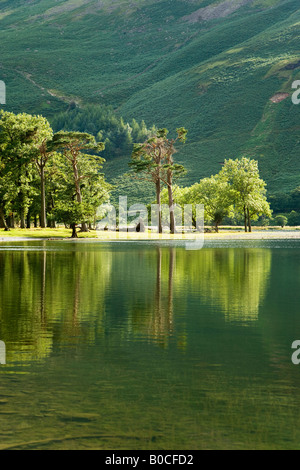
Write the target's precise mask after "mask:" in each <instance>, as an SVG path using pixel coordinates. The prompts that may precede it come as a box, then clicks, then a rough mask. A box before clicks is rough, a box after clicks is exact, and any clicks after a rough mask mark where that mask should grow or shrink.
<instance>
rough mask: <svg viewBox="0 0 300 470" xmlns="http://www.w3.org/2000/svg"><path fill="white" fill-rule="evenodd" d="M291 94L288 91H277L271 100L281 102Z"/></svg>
mask: <svg viewBox="0 0 300 470" xmlns="http://www.w3.org/2000/svg"><path fill="white" fill-rule="evenodd" d="M289 96H290V95H289V94H288V93H276V95H274V96H272V98H270V100H271V101H272V103H280V102H281V101H283V100H286V99H287V98H288V97H289Z"/></svg>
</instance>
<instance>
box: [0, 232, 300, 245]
mask: <svg viewBox="0 0 300 470" xmlns="http://www.w3.org/2000/svg"><path fill="white" fill-rule="evenodd" d="M193 239H194V236H193V235H190V234H187V235H183V236H180V237H178V236H177V237H176V235H175V236H172V235H170V236H168V237H166V236H154V234H152V235H151V236H150V235H149V237H145V236H143V234H141V233H140V234H134V235H133V234H132V233H128V234H126V235H125V233H124V234H122V236H120V237H118V236H116V234H115V233H114V234H113V236H110V234H109V233H107V232H104V233H101V236H97V237H91V236H89V237H79V238H71V237H64V236H62V237H60V236H59V235H54V236H51V235H50V236H38V235H36V236H34V235H31V236H22V237H20V236H14V235H5V236H2V234H1V235H0V243H7V242H27V241H37V242H40V241H51V242H55V241H58V242H62V241H71V242H80V243H82V242H99V243H103V242H104V243H109V242H114V243H115V242H120V243H121V242H124V241H144V242H147V241H148V242H151V241H154V242H157V241H162V242H164V241H168V242H170V241H171V242H172V241H189V240H193ZM204 240H207V241H208V240H300V230H282V231H267V230H260V231H253V232H251V233H246V232H241V231H239V232H235V231H224V232H219V233H205V234H204Z"/></svg>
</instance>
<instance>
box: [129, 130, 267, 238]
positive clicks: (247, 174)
mask: <svg viewBox="0 0 300 470" xmlns="http://www.w3.org/2000/svg"><path fill="white" fill-rule="evenodd" d="M167 135H168V131H167V129H161V130H158V131H157V132H156V134H155V136H153V137H152V138H150V139H148V140H146V141H145V142H144V143H143V144H137V145H135V148H134V151H133V153H132V158H131V163H130V166H131V168H132V169H133V171H134V172H135V173H136V174H137V175H138V177H140V178H143V179H146V180H150V181H152V182H153V183H154V184H155V189H156V204H157V205H158V207H159V233H162V230H163V227H162V204H168V205H169V214H170V231H171V233H175V206H176V205H178V206H180V207H181V208H183V207H184V205H185V204H204V207H205V218H206V220H207V221H212V222H213V223H214V225H215V228H216V230H217V231H218V227H219V225H220V223H221V222H222V221H223V219H224V218H225V217H229V216H233V215H234V214H241V215H242V216H243V219H244V226H245V232H247V231H249V232H251V230H252V220H255V219H256V218H258V217H259V216H262V215H264V216H266V217H271V209H270V205H269V203H268V201H267V197H266V183H265V182H264V181H263V180H262V179H261V178H260V175H259V169H258V163H257V161H255V160H251V159H249V158H242V159H237V160H231V159H230V160H225V163H224V166H223V168H222V170H221V171H220V173H219V174H217V175H215V176H211V177H210V178H204V179H202V180H201V181H200V182H199V183H196V184H194V185H193V186H191V187H179V186H174V182H175V181H177V180H178V179H179V178H180V177H181V176H183V175H184V173H185V172H186V170H185V168H184V167H183V166H182V165H180V164H178V163H175V161H174V154H175V153H176V148H175V144H176V142H181V143H184V142H185V141H186V136H187V130H186V129H184V128H183V127H182V128H179V129H177V137H176V138H174V139H168V137H167ZM163 186H164V188H163Z"/></svg>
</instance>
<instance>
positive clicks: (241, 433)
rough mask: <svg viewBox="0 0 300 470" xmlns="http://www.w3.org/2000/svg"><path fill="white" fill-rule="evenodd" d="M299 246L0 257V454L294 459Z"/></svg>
mask: <svg viewBox="0 0 300 470" xmlns="http://www.w3.org/2000/svg"><path fill="white" fill-rule="evenodd" d="M296 339H300V240H287V241H276V240H273V241H252V242H251V241H245V242H244V241H240V242H237V241H235V242H221V241H220V242H217V241H215V242H210V243H207V244H206V245H205V248H204V249H202V250H199V251H186V250H185V248H184V247H183V246H180V244H178V245H177V246H176V244H173V245H170V244H167V243H166V244H163V243H162V244H156V243H151V244H149V243H138V242H134V243H126V242H123V243H95V242H79V243H73V242H37V241H35V242H34V241H32V242H22V243H20V242H18V243H17V242H13V243H12V242H5V243H1V244H0V340H2V341H4V342H5V343H6V348H7V352H6V362H7V363H6V365H0V423H1V426H0V449H6V448H11V449H105V450H111V449H112V450H117V449H131V450H139V449H151V450H157V449H165V450H179V449H182V450H184V449H185V450H194V449H248V448H254V449H259V448H264V449H271V448H275V449H281V448H282V449H300V428H299V421H300V365H299V366H295V365H293V364H292V362H291V355H292V350H291V344H292V342H293V341H294V340H296Z"/></svg>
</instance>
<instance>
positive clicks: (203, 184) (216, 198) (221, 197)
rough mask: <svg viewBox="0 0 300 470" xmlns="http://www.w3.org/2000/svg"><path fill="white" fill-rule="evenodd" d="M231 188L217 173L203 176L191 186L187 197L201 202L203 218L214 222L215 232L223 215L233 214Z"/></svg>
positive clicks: (196, 202)
mask: <svg viewBox="0 0 300 470" xmlns="http://www.w3.org/2000/svg"><path fill="white" fill-rule="evenodd" d="M232 197H233V195H232V189H231V187H230V186H229V184H228V182H227V181H224V180H223V179H222V178H220V176H219V175H215V176H211V177H210V178H204V179H202V180H201V181H200V183H196V184H194V185H193V186H191V188H190V190H189V193H188V199H189V200H190V201H192V202H193V203H195V204H203V205H204V210H205V218H206V219H209V220H211V221H212V222H213V223H214V226H215V230H216V232H218V231H219V225H220V224H221V222H222V221H223V219H224V217H227V216H231V215H233V203H232Z"/></svg>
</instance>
